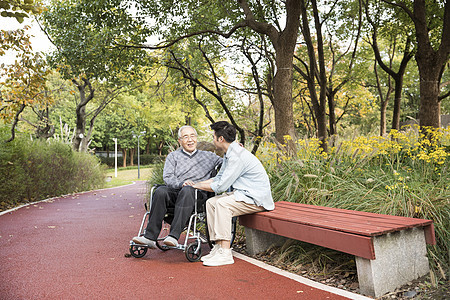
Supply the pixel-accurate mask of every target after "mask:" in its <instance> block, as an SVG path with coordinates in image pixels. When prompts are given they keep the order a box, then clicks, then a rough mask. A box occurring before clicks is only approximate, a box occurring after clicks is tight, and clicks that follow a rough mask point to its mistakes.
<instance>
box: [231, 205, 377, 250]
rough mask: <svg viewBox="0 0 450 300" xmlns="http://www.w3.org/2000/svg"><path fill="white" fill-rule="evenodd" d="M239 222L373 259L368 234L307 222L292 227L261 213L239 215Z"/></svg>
mask: <svg viewBox="0 0 450 300" xmlns="http://www.w3.org/2000/svg"><path fill="white" fill-rule="evenodd" d="M239 223H240V224H241V225H243V226H245V227H250V228H254V229H258V230H261V231H266V232H270V233H274V234H277V235H281V236H284V237H287V238H291V239H296V240H300V241H305V242H307V243H311V244H316V245H319V246H323V247H327V248H331V249H334V250H337V251H341V252H346V253H349V254H353V255H356V256H360V257H363V258H367V259H375V251H374V247H373V241H372V238H371V237H368V236H361V235H356V234H351V233H347V232H342V231H335V230H332V229H327V228H322V227H316V226H309V225H307V224H295V229H294V228H293V227H292V222H290V221H287V220H282V219H276V218H271V217H268V216H265V215H264V214H262V213H257V214H252V215H243V216H240V217H239Z"/></svg>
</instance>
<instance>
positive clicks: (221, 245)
mask: <svg viewBox="0 0 450 300" xmlns="http://www.w3.org/2000/svg"><path fill="white" fill-rule="evenodd" d="M211 129H213V130H214V136H213V138H214V145H215V146H216V147H217V148H218V149H220V150H223V151H224V153H225V156H224V160H223V164H222V167H221V168H220V171H219V173H218V174H217V176H216V177H214V178H212V179H209V180H206V181H203V182H199V183H196V184H194V185H193V187H194V188H197V189H201V190H205V191H214V192H216V193H217V194H219V193H222V192H225V191H227V190H228V189H229V188H230V187H231V188H232V191H231V192H226V193H224V194H222V195H219V196H215V197H213V198H210V199H209V200H208V201H207V202H206V216H207V220H208V230H209V236H210V239H211V240H212V241H215V242H216V243H215V245H214V247H213V249H212V250H211V252H210V254H208V255H206V256H204V257H202V261H203V265H205V266H222V265H228V264H232V263H234V260H233V254H232V253H231V249H230V240H231V219H232V218H233V217H235V216H240V215H244V214H250V213H254V212H259V211H263V210H272V209H274V207H275V205H274V203H273V199H272V193H271V191H270V182H269V177H268V176H267V173H266V171H265V170H264V167H263V165H262V164H261V162H260V161H259V160H258V158H256V156H254V155H253V154H252V153H250V152H249V151H247V150H246V149H245V148H244V147H242V146H240V145H239V144H238V143H237V142H235V139H236V129H235V128H234V127H233V125H231V124H229V123H228V122H225V121H220V122H216V123H214V124H212V125H211Z"/></svg>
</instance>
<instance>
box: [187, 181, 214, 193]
mask: <svg viewBox="0 0 450 300" xmlns="http://www.w3.org/2000/svg"><path fill="white" fill-rule="evenodd" d="M212 182H213V179H212V178H211V179H208V180H205V181H201V182H197V183H196V184H194V185H193V186H192V187H193V188H196V189H199V190H203V191H208V192H214V191H213V190H212V189H211V183H212Z"/></svg>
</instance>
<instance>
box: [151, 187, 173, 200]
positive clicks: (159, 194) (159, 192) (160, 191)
mask: <svg viewBox="0 0 450 300" xmlns="http://www.w3.org/2000/svg"><path fill="white" fill-rule="evenodd" d="M167 195H169V188H168V187H167V186H165V185H161V186H159V187H157V188H156V189H155V191H154V192H153V197H154V198H166V197H167Z"/></svg>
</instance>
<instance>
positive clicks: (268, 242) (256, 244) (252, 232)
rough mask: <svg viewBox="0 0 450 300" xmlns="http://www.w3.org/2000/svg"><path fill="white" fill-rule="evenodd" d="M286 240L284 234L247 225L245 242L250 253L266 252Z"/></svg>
mask: <svg viewBox="0 0 450 300" xmlns="http://www.w3.org/2000/svg"><path fill="white" fill-rule="evenodd" d="M286 240H287V238H285V237H283V236H279V235H276V234H272V233H269V232H265V231H260V230H257V229H253V228H248V227H245V244H246V246H247V252H248V253H249V254H250V255H255V254H258V253H261V252H264V251H266V250H268V249H269V248H270V247H272V246H281V245H283V244H284V243H285V242H286Z"/></svg>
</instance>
